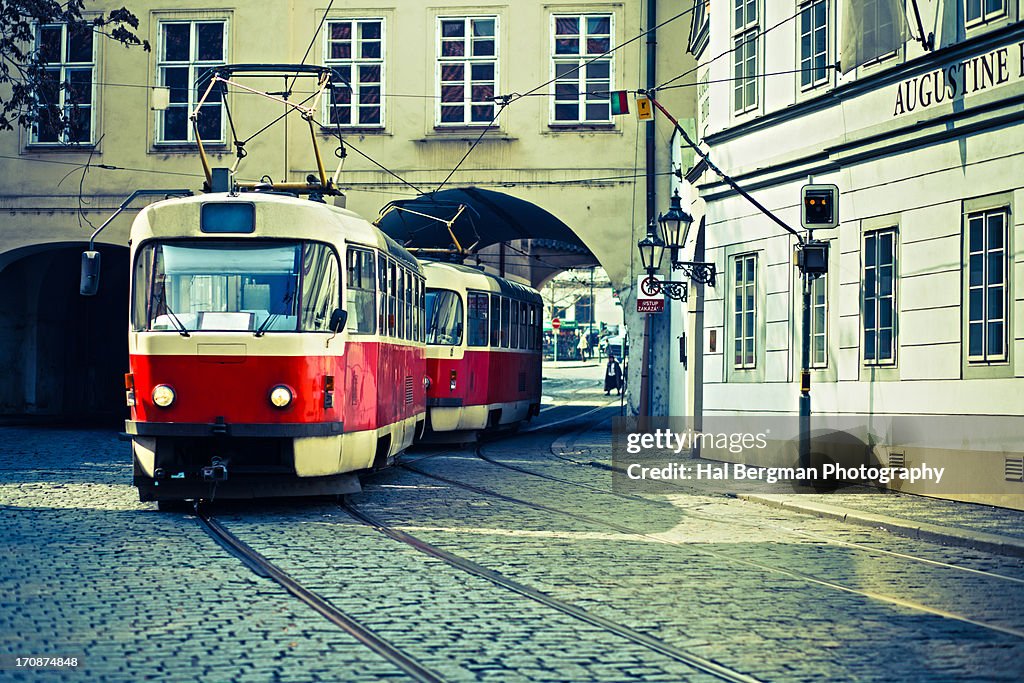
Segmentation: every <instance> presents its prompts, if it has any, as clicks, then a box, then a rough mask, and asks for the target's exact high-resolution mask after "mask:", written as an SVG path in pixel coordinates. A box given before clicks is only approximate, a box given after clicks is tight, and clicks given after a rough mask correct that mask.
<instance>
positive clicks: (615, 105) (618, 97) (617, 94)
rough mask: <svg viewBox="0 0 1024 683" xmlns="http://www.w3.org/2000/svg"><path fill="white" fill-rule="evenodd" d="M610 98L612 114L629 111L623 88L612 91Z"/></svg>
mask: <svg viewBox="0 0 1024 683" xmlns="http://www.w3.org/2000/svg"><path fill="white" fill-rule="evenodd" d="M611 99H612V115H613V116H617V115H619V114H628V113H629V100H628V99H627V98H626V91H625V90H616V91H614V92H612V95H611Z"/></svg>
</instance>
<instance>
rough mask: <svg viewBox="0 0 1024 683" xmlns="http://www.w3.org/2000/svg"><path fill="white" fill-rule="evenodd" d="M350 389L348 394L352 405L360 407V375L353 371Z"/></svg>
mask: <svg viewBox="0 0 1024 683" xmlns="http://www.w3.org/2000/svg"><path fill="white" fill-rule="evenodd" d="M349 387H350V388H349V392H348V393H349V396H350V399H351V401H352V405H358V404H359V375H357V374H356V371H355V370H353V371H352V384H351V385H349Z"/></svg>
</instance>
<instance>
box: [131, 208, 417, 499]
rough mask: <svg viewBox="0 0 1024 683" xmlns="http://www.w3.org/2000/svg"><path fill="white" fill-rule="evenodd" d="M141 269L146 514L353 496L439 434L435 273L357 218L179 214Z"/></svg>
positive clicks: (137, 244)
mask: <svg viewBox="0 0 1024 683" xmlns="http://www.w3.org/2000/svg"><path fill="white" fill-rule="evenodd" d="M131 258H132V263H133V264H134V265H133V278H132V291H131V304H132V305H131V311H132V312H131V331H130V342H129V350H130V365H131V367H130V373H129V374H128V375H126V378H125V379H126V389H127V392H128V399H129V404H130V405H131V419H130V420H128V421H127V423H126V425H127V432H128V433H129V435H130V436H131V439H132V444H133V450H134V459H135V478H134V481H135V485H136V486H137V487H138V489H139V495H140V498H141V499H142V500H158V501H178V500H183V499H187V498H212V497H218V498H220V497H257V496H274V495H296V494H300V495H301V494H336V493H345V492H351V491H353V490H358V480H357V479H356V477H355V476H354V475H353V474H352V473H353V472H356V471H359V470H366V469H370V468H375V467H381V466H384V465H386V464H389V463H390V462H391V461H392V460H393V458H394V457H395V456H396V455H397V454H398V453H399V452H400V451H402V450H403V449H405V448H407V447H408V446H409V445H410V444H411V443H412V441H413V438H414V436H415V435H416V433H417V430H419V429H421V428H422V426H423V421H424V419H425V360H424V345H423V340H424V334H425V322H426V321H425V317H424V315H423V306H424V297H425V285H424V278H423V272H422V268H421V267H420V264H419V263H418V262H417V261H416V259H414V258H413V257H412V256H411V255H410V254H409V253H408V252H407V251H406V250H405V249H403V248H402V247H400V246H399V245H398V244H397V243H395V242H394V241H393V240H391V239H390V238H388V237H387V236H385V235H384V234H383V233H382V232H380V231H379V230H377V229H376V228H375V227H374V226H372V225H371V224H370V223H368V222H367V221H365V220H364V219H362V218H360V217H359V216H357V215H356V214H354V213H351V212H349V211H346V210H344V209H340V208H336V207H333V206H328V205H327V204H324V203H322V202H316V201H310V200H305V199H298V198H295V197H292V196H284V195H281V194H274V193H261V192H251V193H242V194H205V195H201V196H197V197H188V198H182V199H171V200H167V201H162V202H158V203H156V204H153V205H151V206H149V207H147V208H146V209H144V210H143V211H142V212H141V213H140V214H139V216H138V217H137V218H136V220H135V222H134V224H133V225H132V230H131Z"/></svg>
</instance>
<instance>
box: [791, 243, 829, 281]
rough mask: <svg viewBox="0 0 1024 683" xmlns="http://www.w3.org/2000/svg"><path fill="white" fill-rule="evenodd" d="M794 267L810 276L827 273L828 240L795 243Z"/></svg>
mask: <svg viewBox="0 0 1024 683" xmlns="http://www.w3.org/2000/svg"><path fill="white" fill-rule="evenodd" d="M795 256H796V267H797V268H799V269H800V272H802V273H807V274H808V275H810V276H811V277H812V278H814V277H819V276H821V275H825V274H826V273H828V242H825V241H824V240H811V241H809V242H804V243H803V244H799V245H797V248H796V255H795Z"/></svg>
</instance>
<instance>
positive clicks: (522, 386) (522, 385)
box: [519, 372, 526, 391]
mask: <svg viewBox="0 0 1024 683" xmlns="http://www.w3.org/2000/svg"><path fill="white" fill-rule="evenodd" d="M519 391H526V373H525V372H520V373H519Z"/></svg>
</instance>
